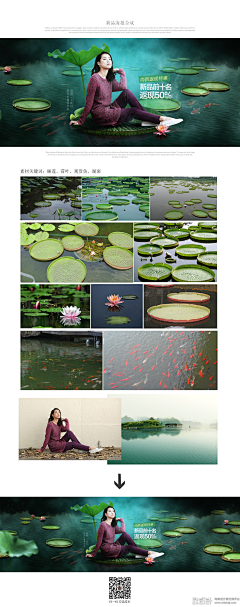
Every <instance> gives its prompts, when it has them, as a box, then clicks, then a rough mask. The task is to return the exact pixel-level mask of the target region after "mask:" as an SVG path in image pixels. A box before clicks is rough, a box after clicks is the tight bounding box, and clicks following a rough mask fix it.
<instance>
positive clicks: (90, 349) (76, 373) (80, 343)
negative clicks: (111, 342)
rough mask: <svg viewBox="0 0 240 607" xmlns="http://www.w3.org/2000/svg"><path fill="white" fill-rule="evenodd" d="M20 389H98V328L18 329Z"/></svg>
mask: <svg viewBox="0 0 240 607" xmlns="http://www.w3.org/2000/svg"><path fill="white" fill-rule="evenodd" d="M21 390H102V332H101V331H86V330H85V331H84V330H83V331H82V330H79V329H76V330H75V331H72V330H71V331H67V330H65V331H52V330H49V331H48V330H46V329H45V330H44V331H41V330H38V329H35V330H32V329H31V330H29V331H28V330H22V331H21Z"/></svg>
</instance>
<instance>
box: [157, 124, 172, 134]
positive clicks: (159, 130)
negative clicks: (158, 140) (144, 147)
mask: <svg viewBox="0 0 240 607" xmlns="http://www.w3.org/2000/svg"><path fill="white" fill-rule="evenodd" d="M156 130H157V133H154V135H158V136H159V137H166V133H171V131H169V129H168V127H167V126H164V125H163V124H158V125H157V126H156Z"/></svg>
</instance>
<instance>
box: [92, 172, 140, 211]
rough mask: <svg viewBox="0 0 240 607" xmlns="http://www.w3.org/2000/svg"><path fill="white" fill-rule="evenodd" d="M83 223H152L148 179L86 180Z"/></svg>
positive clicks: (104, 178)
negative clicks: (143, 221)
mask: <svg viewBox="0 0 240 607" xmlns="http://www.w3.org/2000/svg"><path fill="white" fill-rule="evenodd" d="M82 197H83V205H82V219H83V220H90V221H97V220H98V221H104V220H105V221H106V220H109V221H114V220H116V219H119V220H120V221H129V220H130V221H136V220H139V221H142V220H145V221H146V219H145V218H147V219H149V211H150V209H149V177H83V178H82Z"/></svg>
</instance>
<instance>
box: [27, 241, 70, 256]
mask: <svg viewBox="0 0 240 607" xmlns="http://www.w3.org/2000/svg"><path fill="white" fill-rule="evenodd" d="M63 250H64V247H63V245H62V244H61V242H59V240H56V239H55V238H49V239H47V240H42V241H40V242H36V243H35V244H33V245H32V247H31V249H29V253H30V255H31V257H33V259H37V260H38V261H50V260H51V259H56V258H57V257H60V255H62V253H63Z"/></svg>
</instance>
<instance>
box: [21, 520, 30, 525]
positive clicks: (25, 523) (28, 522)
mask: <svg viewBox="0 0 240 607" xmlns="http://www.w3.org/2000/svg"><path fill="white" fill-rule="evenodd" d="M30 522H31V521H21V525H30Z"/></svg>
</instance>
